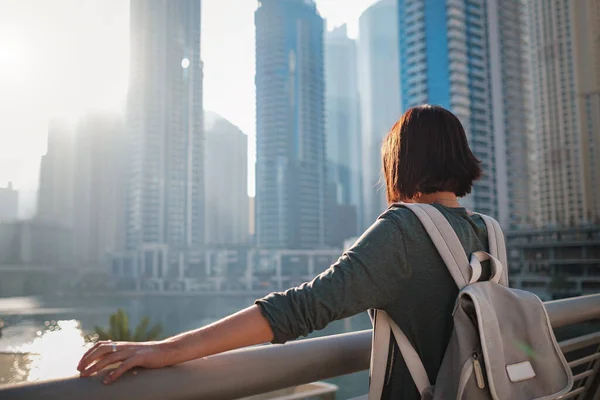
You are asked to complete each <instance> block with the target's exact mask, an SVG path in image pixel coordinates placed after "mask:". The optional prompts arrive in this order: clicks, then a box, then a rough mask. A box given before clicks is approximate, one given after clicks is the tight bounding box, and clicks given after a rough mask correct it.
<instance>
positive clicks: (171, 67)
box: [126, 0, 204, 278]
mask: <svg viewBox="0 0 600 400" xmlns="http://www.w3.org/2000/svg"><path fill="white" fill-rule="evenodd" d="M200 5H201V4H200V0H171V1H164V0H132V1H131V5H130V10H131V12H130V20H131V23H130V26H131V28H130V29H131V37H130V40H131V46H130V48H131V63H130V68H131V72H130V78H129V93H128V103H127V130H128V134H129V140H130V143H129V146H130V149H129V150H130V151H129V153H130V154H131V156H130V159H129V170H128V180H129V183H128V196H127V213H126V214H127V215H126V217H127V227H126V235H127V250H128V251H129V252H130V253H132V254H133V256H132V258H133V268H134V269H133V271H134V275H135V276H137V274H142V275H143V276H149V277H154V278H164V277H165V276H167V275H169V274H171V273H173V271H179V272H178V274H179V275H181V274H182V271H183V266H184V265H185V264H186V263H187V262H186V260H185V257H186V251H187V250H188V249H190V248H195V249H197V248H199V247H201V246H202V245H203V244H204V183H203V182H204V155H203V151H204V150H203V146H204V132H203V108H202V62H201V59H200V23H201V18H200V15H201V14H200V13H201V10H200Z"/></svg>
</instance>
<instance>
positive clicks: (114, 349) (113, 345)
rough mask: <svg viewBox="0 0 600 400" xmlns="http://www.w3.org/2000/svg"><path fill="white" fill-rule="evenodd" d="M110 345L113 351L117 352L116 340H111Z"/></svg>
mask: <svg viewBox="0 0 600 400" xmlns="http://www.w3.org/2000/svg"><path fill="white" fill-rule="evenodd" d="M110 346H111V347H112V352H113V353H116V352H117V344H116V343H115V342H111V343H110Z"/></svg>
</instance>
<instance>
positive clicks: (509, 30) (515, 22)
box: [487, 0, 539, 229]
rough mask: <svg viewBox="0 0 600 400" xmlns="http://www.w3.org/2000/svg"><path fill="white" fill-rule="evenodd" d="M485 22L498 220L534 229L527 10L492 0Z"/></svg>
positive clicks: (515, 3)
mask: <svg viewBox="0 0 600 400" xmlns="http://www.w3.org/2000/svg"><path fill="white" fill-rule="evenodd" d="M487 20H488V24H487V29H488V43H489V63H490V75H491V76H490V86H491V91H492V100H491V105H492V122H493V135H494V158H495V178H496V199H497V217H498V220H499V221H500V223H501V225H502V226H503V227H505V228H510V229H516V228H519V227H527V226H529V227H531V226H533V225H535V224H536V221H537V219H536V214H537V212H538V208H539V207H538V205H537V203H536V199H537V186H536V183H537V169H536V164H535V163H536V158H535V151H534V150H535V137H534V135H533V129H532V119H531V111H532V109H531V101H530V92H531V90H530V80H529V62H528V46H527V35H528V30H527V14H526V5H525V3H524V2H523V1H514V0H489V1H488V2H487Z"/></svg>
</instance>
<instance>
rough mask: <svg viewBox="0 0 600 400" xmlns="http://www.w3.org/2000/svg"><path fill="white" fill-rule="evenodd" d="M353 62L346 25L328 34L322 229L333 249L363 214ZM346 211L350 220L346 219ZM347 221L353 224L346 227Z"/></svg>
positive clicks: (352, 43) (352, 46) (353, 49)
mask: <svg viewBox="0 0 600 400" xmlns="http://www.w3.org/2000/svg"><path fill="white" fill-rule="evenodd" d="M356 62H357V54H356V41H354V40H352V39H350V38H348V34H347V30H346V25H342V26H340V27H338V28H335V29H333V30H332V31H330V32H327V34H326V37H325V82H326V85H325V88H326V89H325V104H326V118H325V120H326V125H325V126H326V130H325V132H326V137H327V140H326V142H327V176H328V183H327V187H328V191H330V192H331V193H329V195H328V202H327V212H326V216H327V217H328V218H327V220H326V222H327V224H326V227H325V228H326V229H325V230H326V236H327V243H328V244H329V245H334V246H335V245H338V244H340V245H341V243H343V241H344V239H347V238H349V237H353V236H356V234H357V226H356V219H357V218H356V214H357V213H359V214H360V213H361V212H362V201H361V199H362V186H361V175H362V170H361V151H360V148H361V143H360V140H361V137H360V101H359V96H358V74H357V67H356ZM342 210H344V211H347V212H346V213H344V212H343V211H342ZM348 212H349V214H351V215H352V216H353V218H348V215H347V214H348ZM336 216H338V217H339V218H336ZM340 218H341V219H340ZM350 220H353V221H354V223H353V224H348V223H347V222H348V221H350ZM336 232H337V233H336Z"/></svg>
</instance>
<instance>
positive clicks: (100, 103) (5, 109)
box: [0, 0, 375, 216]
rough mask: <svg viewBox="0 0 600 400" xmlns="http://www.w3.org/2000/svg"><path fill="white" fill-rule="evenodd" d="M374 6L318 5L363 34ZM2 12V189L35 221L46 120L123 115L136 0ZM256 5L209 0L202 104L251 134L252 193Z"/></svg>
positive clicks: (326, 0) (15, 6) (8, 5)
mask: <svg viewBox="0 0 600 400" xmlns="http://www.w3.org/2000/svg"><path fill="white" fill-rule="evenodd" d="M374 2H375V0H349V1H347V2H346V3H345V6H344V7H338V3H337V0H318V1H317V6H318V8H319V10H320V12H321V14H322V15H323V16H324V17H325V18H326V19H327V23H328V27H329V28H330V29H332V28H333V27H335V26H339V25H342V24H344V23H348V26H349V33H350V35H351V36H353V37H356V35H357V31H358V22H357V21H358V17H359V15H360V14H361V13H362V11H363V10H364V9H366V8H367V7H368V6H369V5H371V4H372V3H374ZM2 7H3V9H2V14H1V15H0V34H1V35H0V85H2V86H3V91H2V92H0V139H2V140H6V141H9V143H11V146H5V147H3V148H1V149H0V184H2V183H3V184H6V182H9V181H12V182H13V184H14V187H15V189H17V190H19V192H20V197H21V206H23V207H21V208H22V211H23V212H24V213H25V214H22V216H30V215H31V214H32V212H33V209H35V198H36V195H35V190H37V189H38V173H39V162H40V157H41V156H42V155H43V154H44V153H45V152H46V139H47V133H48V123H49V121H50V120H51V119H56V118H61V117H67V120H68V122H73V121H74V119H75V117H76V115H77V114H78V113H79V114H85V113H87V112H92V113H94V112H106V111H109V112H110V111H112V112H124V106H125V93H126V90H127V84H128V74H129V67H128V64H129V41H128V40H127V38H128V36H129V25H128V24H129V2H128V1H123V0H104V1H101V0H56V1H53V2H51V3H50V2H45V1H37V0H4V1H3V5H2ZM256 7H257V2H256V1H245V0H244V1H240V0H218V1H217V0H207V1H205V2H203V33H204V34H203V38H202V41H203V43H202V46H203V55H202V57H203V62H204V74H205V79H204V82H205V88H204V92H205V108H206V109H207V110H211V111H214V112H217V113H219V114H220V115H223V116H224V117H225V118H227V119H228V120H230V121H232V123H234V124H235V125H236V126H239V127H240V129H241V130H242V131H243V132H244V133H245V134H247V135H248V138H249V140H248V143H249V148H248V178H249V179H248V191H249V194H250V195H254V155H255V149H254V146H255V132H254V131H255V121H254V120H255V115H254V11H255V10H256ZM33 9H35V10H36V12H35V13H32V12H31V10H33ZM65 10H68V12H65ZM232 26H234V27H235V29H231V27H232ZM75 33H76V34H75ZM223 49H229V51H223ZM239 65H244V66H245V67H244V68H241V69H240V68H239ZM34 66H35V67H34ZM232 99H233V101H232Z"/></svg>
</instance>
